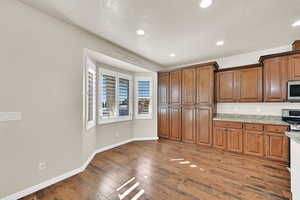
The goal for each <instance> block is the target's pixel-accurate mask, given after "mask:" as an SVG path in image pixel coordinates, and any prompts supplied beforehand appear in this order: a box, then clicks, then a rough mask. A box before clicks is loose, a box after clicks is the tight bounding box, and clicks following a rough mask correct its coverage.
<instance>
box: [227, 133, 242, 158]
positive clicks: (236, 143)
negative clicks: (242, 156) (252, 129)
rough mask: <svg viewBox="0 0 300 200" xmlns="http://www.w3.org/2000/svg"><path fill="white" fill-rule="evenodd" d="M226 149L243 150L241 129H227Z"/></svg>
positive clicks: (232, 150)
mask: <svg viewBox="0 0 300 200" xmlns="http://www.w3.org/2000/svg"><path fill="white" fill-rule="evenodd" d="M227 149H228V151H231V152H237V153H242V152H243V129H232V128H229V129H227Z"/></svg>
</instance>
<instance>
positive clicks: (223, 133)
mask: <svg viewBox="0 0 300 200" xmlns="http://www.w3.org/2000/svg"><path fill="white" fill-rule="evenodd" d="M213 138H214V142H213V146H214V147H215V148H218V149H224V150H225V149H226V143H227V129H226V128H222V127H214V136H213Z"/></svg>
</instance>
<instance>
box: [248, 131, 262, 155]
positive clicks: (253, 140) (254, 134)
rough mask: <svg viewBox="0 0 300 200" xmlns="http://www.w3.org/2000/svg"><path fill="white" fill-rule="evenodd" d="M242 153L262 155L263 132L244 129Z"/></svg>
mask: <svg viewBox="0 0 300 200" xmlns="http://www.w3.org/2000/svg"><path fill="white" fill-rule="evenodd" d="M244 138H245V139H244V153H245V154H247V155H253V156H259V157H263V156H264V135H263V132H258V131H249V130H244Z"/></svg>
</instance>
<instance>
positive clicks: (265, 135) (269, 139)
mask: <svg viewBox="0 0 300 200" xmlns="http://www.w3.org/2000/svg"><path fill="white" fill-rule="evenodd" d="M287 130H288V127H287V126H282V125H281V126H280V125H263V124H249V123H236V122H225V121H214V127H213V147H215V148H218V149H223V150H226V151H230V152H236V153H244V154H246V155H251V156H258V157H264V158H268V159H271V160H275V161H282V162H285V163H288V162H289V139H288V137H287V136H286V135H285V131H287Z"/></svg>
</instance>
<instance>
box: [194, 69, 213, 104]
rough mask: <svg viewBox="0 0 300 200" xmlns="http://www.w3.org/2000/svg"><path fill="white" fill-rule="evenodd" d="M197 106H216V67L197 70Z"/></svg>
mask: <svg viewBox="0 0 300 200" xmlns="http://www.w3.org/2000/svg"><path fill="white" fill-rule="evenodd" d="M196 86H197V87H196V104H197V105H209V106H212V105H213V104H214V67H213V66H207V67H199V68H197V69H196Z"/></svg>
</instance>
